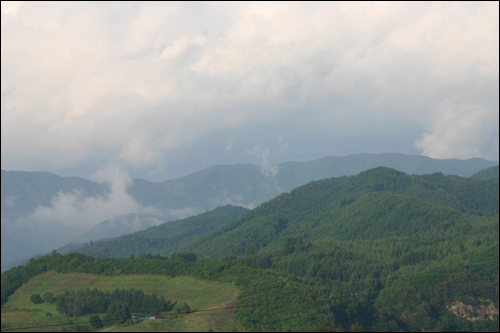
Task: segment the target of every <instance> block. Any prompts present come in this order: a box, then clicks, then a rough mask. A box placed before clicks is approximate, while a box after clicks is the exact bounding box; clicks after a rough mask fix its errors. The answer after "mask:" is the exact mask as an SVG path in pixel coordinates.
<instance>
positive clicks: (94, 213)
mask: <svg viewBox="0 0 500 333" xmlns="http://www.w3.org/2000/svg"><path fill="white" fill-rule="evenodd" d="M92 180H93V181H97V182H101V183H102V182H104V183H106V184H107V186H108V187H109V189H110V192H109V193H108V194H107V195H105V196H95V197H85V196H84V195H83V194H82V191H81V190H76V191H73V192H72V193H63V192H62V191H59V192H58V193H57V195H55V196H54V197H53V198H52V204H51V206H50V207H43V206H39V207H38V208H37V209H36V210H35V212H34V213H32V214H31V216H30V218H29V220H31V219H33V220H35V221H40V222H42V223H51V224H60V225H62V226H68V227H70V226H80V227H93V226H95V225H96V224H98V223H100V222H102V221H105V220H109V219H111V218H113V217H115V216H117V215H123V214H128V213H137V212H140V211H141V209H142V207H141V205H140V204H139V203H137V202H136V201H135V200H134V199H133V198H132V197H131V196H130V195H129V194H128V193H127V187H128V186H129V184H130V183H131V179H130V177H129V176H128V174H127V173H126V172H124V171H123V170H122V169H121V168H120V167H117V166H108V167H105V168H103V169H100V170H98V171H97V172H96V173H94V174H93V175H92Z"/></svg>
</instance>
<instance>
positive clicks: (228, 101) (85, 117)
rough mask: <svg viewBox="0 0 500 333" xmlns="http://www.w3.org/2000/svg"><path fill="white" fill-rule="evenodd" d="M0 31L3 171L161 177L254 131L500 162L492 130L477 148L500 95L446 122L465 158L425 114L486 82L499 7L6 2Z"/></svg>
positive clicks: (494, 60)
mask: <svg viewBox="0 0 500 333" xmlns="http://www.w3.org/2000/svg"><path fill="white" fill-rule="evenodd" d="M2 27H3V28H2V44H1V45H2V50H1V52H2V71H1V73H2V74H1V87H2V88H1V89H2V112H1V117H2V119H1V120H2V131H1V133H2V140H1V142H2V149H1V150H2V168H4V169H30V168H31V169H32V168H34V169H38V170H40V169H50V171H53V170H62V169H65V168H68V167H72V166H76V165H79V164H82V163H85V162H88V161H95V162H92V163H100V164H106V163H109V162H112V163H123V164H125V165H127V166H130V167H133V168H136V169H145V170H151V169H154V170H159V169H160V168H164V167H165V166H166V165H168V164H169V163H171V157H172V156H173V155H174V153H175V152H176V151H180V150H183V151H190V149H191V148H192V147H193V146H194V145H196V144H197V143H199V142H200V141H203V140H210V137H211V136H213V135H216V133H218V132H220V131H222V130H227V131H236V130H238V129H240V128H243V127H245V128H246V129H247V130H248V131H253V132H254V133H255V135H256V136H257V135H260V134H259V129H260V128H261V127H262V124H276V125H275V127H274V128H272V130H276V132H274V133H286V138H287V141H289V142H290V143H291V145H292V146H293V142H295V141H294V138H298V137H299V135H300V137H306V136H308V134H310V136H313V135H314V136H316V137H318V138H320V137H321V134H323V135H325V136H327V135H331V133H334V134H335V135H339V136H343V137H346V136H352V137H356V136H359V135H368V136H370V135H372V138H373V140H371V141H375V140H376V138H377V136H378V135H380V133H400V132H408V131H407V130H406V129H407V128H409V127H411V128H412V129H416V128H420V129H423V128H424V127H427V128H429V130H428V131H427V132H425V133H424V137H423V138H422V139H421V140H420V141H418V142H421V143H416V146H417V147H419V148H420V149H422V151H423V153H424V154H431V155H432V156H439V157H443V156H448V157H450V156H452V157H453V156H454V157H461V156H473V155H474V156H479V157H490V158H495V156H496V158H498V152H496V153H495V152H494V151H493V150H494V149H495V145H494V144H492V143H494V142H497V141H498V134H497V133H498V130H497V128H498V125H497V126H496V127H495V128H493V130H489V132H490V133H492V134H491V137H490V138H488V137H487V136H483V137H482V139H481V140H479V141H476V140H474V138H475V136H476V133H477V131H478V129H477V128H481V127H488V126H491V124H490V121H491V119H492V117H493V118H494V116H492V115H491V113H498V108H497V104H498V102H497V100H498V92H497V93H496V94H494V95H488V96H483V95H481V93H480V92H478V93H477V94H475V95H473V96H471V97H470V99H471V100H470V101H469V102H468V103H467V105H468V106H460V108H459V109H460V110H462V111H459V112H458V114H460V117H461V119H465V118H467V119H469V118H468V116H467V117H465V114H466V113H468V111H467V112H466V111H463V110H465V109H464V108H468V109H469V110H472V109H471V107H472V106H475V107H476V106H477V107H480V108H481V110H482V111H480V112H479V111H474V112H473V113H474V114H475V116H474V117H473V120H470V121H469V122H470V123H471V124H474V126H475V127H474V129H472V128H471V129H468V128H465V127H467V125H466V124H467V122H465V123H464V122H462V121H461V120H459V119H456V120H454V121H455V122H456V123H457V124H456V126H458V127H460V128H461V129H462V131H463V133H465V134H466V135H468V136H469V140H468V142H470V144H469V145H470V147H469V148H467V149H466V150H467V153H465V152H462V151H458V150H457V149H449V148H444V147H442V148H439V149H438V148H430V147H431V146H436V145H438V146H443V144H441V143H440V144H437V143H436V142H437V141H439V140H441V139H442V138H444V137H446V138H449V139H450V140H453V138H454V136H452V135H451V134H443V133H451V132H447V130H445V129H444V127H443V126H444V125H443V121H444V120H443V119H445V118H446V117H444V118H443V117H436V118H433V117H432V114H431V113H432V112H438V113H440V114H441V113H443V112H444V111H435V110H438V109H439V110H441V109H440V108H442V105H443V103H444V101H445V100H448V99H450V98H452V97H453V96H459V95H460V94H462V91H461V90H454V87H455V86H456V84H457V82H468V81H474V80H479V79H481V78H487V79H489V82H498V62H499V61H498V49H499V44H498V40H499V36H498V30H499V24H498V3H497V2H491V3H479V4H477V3H314V4H309V3H286V4H282V3H230V4H221V3H72V2H69V3H37V2H31V3H23V4H22V5H14V4H9V3H6V4H4V3H3V2H2ZM208 31H210V33H208ZM469 106H470V107H469ZM475 107H474V108H475ZM471 112H472V111H471ZM464 117H465V118H464ZM471 117H472V116H471ZM433 120H434V121H435V122H434V123H433V122H432V121H433ZM402 128H404V130H402ZM398 131H399V132H398ZM495 135H496V136H495ZM274 138H276V136H274V137H273V139H272V140H274ZM277 139H278V140H279V139H280V136H278V138H277ZM415 139H417V137H414V138H413V140H415ZM411 141H412V140H409V142H410V146H411ZM271 144H272V143H271V142H260V143H259V145H260V146H262V147H264V146H270V145H271ZM370 144H371V142H370ZM285 145H286V144H285ZM313 146H314V145H313ZM448 146H449V145H448ZM228 147H229V148H228ZM283 147H284V148H283V149H286V147H285V146H283ZM488 147H490V148H488ZM225 148H226V151H227V152H229V151H230V152H231V153H232V154H235V153H236V151H235V149H234V148H233V144H232V143H229V144H227V145H224V146H223V147H221V150H224V149H225ZM410 148H411V149H412V147H409V149H410ZM214 149H215V147H214ZM381 149H382V148H381ZM497 150H498V149H497ZM291 151H292V149H288V155H289V157H290V158H291V159H293V158H294V157H297V156H298V155H297V153H296V151H297V149H293V156H292V153H291ZM329 151H330V150H328V148H325V150H324V151H323V154H327V152H329ZM319 153H320V152H319ZM237 162H238V161H235V163H237ZM211 164H217V161H215V160H214V161H211Z"/></svg>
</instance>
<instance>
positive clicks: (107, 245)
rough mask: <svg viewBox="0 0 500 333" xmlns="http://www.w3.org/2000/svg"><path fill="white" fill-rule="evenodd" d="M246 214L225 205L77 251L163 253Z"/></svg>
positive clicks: (111, 254)
mask: <svg viewBox="0 0 500 333" xmlns="http://www.w3.org/2000/svg"><path fill="white" fill-rule="evenodd" d="M247 212H249V210H248V209H246V208H243V207H234V206H231V205H226V206H224V207H219V208H216V209H214V210H212V211H210V212H206V213H202V214H199V215H196V216H191V217H188V218H186V219H182V220H179V221H173V222H166V223H163V224H160V225H158V226H154V227H151V228H148V229H146V230H143V231H138V232H135V233H133V234H128V235H124V236H121V237H117V238H113V239H109V240H102V241H96V242H93V243H92V245H91V246H89V245H86V246H84V247H82V248H79V249H78V251H79V252H82V253H86V254H91V255H94V256H99V257H129V256H130V255H131V254H133V255H134V256H139V255H141V254H143V253H149V252H151V251H152V250H154V249H167V248H173V247H176V246H180V245H182V244H183V243H185V242H187V241H189V240H192V239H196V238H198V237H199V236H200V235H203V234H206V233H207V232H210V231H212V230H215V229H217V228H219V227H220V226H223V225H225V224H227V223H228V222H230V221H233V220H236V219H237V218H239V217H241V216H243V215H245V214H246V213H247Z"/></svg>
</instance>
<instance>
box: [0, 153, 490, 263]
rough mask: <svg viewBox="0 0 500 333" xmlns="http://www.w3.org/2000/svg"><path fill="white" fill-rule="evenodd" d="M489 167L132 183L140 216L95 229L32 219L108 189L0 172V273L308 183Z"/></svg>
mask: <svg viewBox="0 0 500 333" xmlns="http://www.w3.org/2000/svg"><path fill="white" fill-rule="evenodd" d="M495 165H498V162H492V161H487V160H484V159H479V158H473V159H469V160H457V159H448V160H436V159H432V158H429V157H425V156H408V155H403V154H390V153H386V154H380V155H374V154H360V155H350V156H344V157H325V158H321V159H319V160H315V161H311V162H303V163H299V162H286V163H280V164H275V165H265V166H257V165H223V166H220V165H219V166H213V167H209V168H206V169H203V170H201V171H199V172H195V173H193V174H190V175H188V176H186V177H182V178H177V179H173V180H167V181H164V182H159V183H153V182H149V181H146V180H142V179H133V180H132V182H131V184H129V186H128V188H127V192H126V194H128V196H129V197H130V198H131V199H133V200H134V201H135V202H136V203H137V204H138V205H140V207H141V209H139V210H137V211H134V212H128V213H127V214H119V215H118V216H115V217H113V218H111V219H107V220H106V221H103V222H102V223H100V224H97V225H95V226H92V225H87V224H86V223H85V221H83V222H81V223H79V224H77V225H72V224H67V223H64V221H63V222H61V221H53V223H50V221H49V222H47V221H44V222H43V223H42V222H39V221H38V220H37V215H36V214H34V213H35V211H36V210H37V209H39V208H40V207H41V208H50V207H52V208H53V209H57V208H58V207H53V206H54V199H55V198H56V197H58V196H60V195H63V196H64V195H67V196H71V195H73V197H74V198H76V199H75V200H76V202H80V201H82V200H85V199H86V198H96V200H105V199H106V198H107V197H108V196H110V195H111V193H112V189H111V188H110V187H109V186H108V184H106V183H97V182H93V181H90V180H85V179H82V178H79V177H59V176H57V175H54V174H51V173H47V172H21V171H3V170H2V172H1V183H2V192H1V194H2V195H1V204H2V206H1V207H2V208H1V212H2V214H1V216H2V270H4V269H5V268H7V267H8V266H9V262H12V261H15V260H19V259H22V258H26V257H29V256H32V255H34V254H36V253H42V252H48V251H51V250H52V249H54V248H58V247H60V246H62V245H64V244H66V243H69V242H87V241H90V240H97V239H101V238H107V237H116V236H120V235H123V234H126V233H131V232H134V231H138V230H142V229H145V228H147V227H151V226H153V225H157V224H160V223H161V222H164V221H169V220H178V219H181V218H185V217H188V216H193V215H196V214H200V213H203V212H206V211H209V210H213V209H214V208H216V207H219V206H225V205H227V204H231V205H234V206H243V207H246V208H254V207H257V206H258V205H260V204H262V203H264V202H266V201H269V200H271V199H272V198H274V197H276V196H278V195H279V194H281V193H284V192H290V191H291V190H292V189H294V188H296V187H298V186H301V185H304V184H306V183H309V182H311V181H316V180H320V179H325V178H329V177H339V176H343V175H347V176H351V175H355V174H358V173H360V172H362V171H365V170H368V169H371V168H375V167H379V166H384V167H390V168H394V169H396V170H399V171H403V172H405V173H407V174H414V175H422V174H431V173H435V172H441V173H443V174H444V175H458V176H462V177H470V176H472V175H473V174H475V173H477V172H478V171H480V170H482V169H486V168H489V167H492V166H495ZM497 175H498V166H497ZM78 200H79V201H78ZM81 213H82V214H84V213H85V212H81ZM89 214H90V212H89Z"/></svg>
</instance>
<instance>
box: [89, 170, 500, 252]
mask: <svg viewBox="0 0 500 333" xmlns="http://www.w3.org/2000/svg"><path fill="white" fill-rule="evenodd" d="M498 188H499V187H498V179H491V180H487V181H480V180H477V179H472V178H462V177H457V176H443V175H442V174H433V175H423V176H410V175H407V174H405V173H403V172H399V171H396V170H393V169H388V168H383V167H379V168H375V169H371V170H368V171H365V172H362V173H360V174H359V175H356V176H352V177H345V176H344V177H340V178H330V179H325V180H322V181H316V182H312V183H310V184H307V185H304V186H301V187H299V188H297V189H295V190H293V191H292V192H290V193H289V194H288V193H284V194H281V195H280V196H278V197H276V198H275V199H273V200H271V201H269V202H266V203H264V204H262V205H260V206H259V207H257V208H255V209H254V210H252V211H251V212H249V213H248V214H246V215H245V216H243V217H241V218H239V219H236V220H234V221H231V222H229V223H227V224H225V225H223V226H221V227H219V228H218V229H214V230H213V231H211V232H208V230H207V232H206V233H205V234H203V235H201V236H199V237H197V238H193V239H191V240H188V241H186V242H185V243H183V244H177V245H173V244H171V243H169V244H168V246H164V247H162V245H158V246H144V247H143V248H142V251H143V252H142V253H147V252H150V253H153V254H163V255H166V254H170V253H172V252H175V251H176V252H189V251H194V252H196V253H197V254H198V255H200V256H202V257H208V258H212V259H218V258H221V257H223V256H227V255H229V254H235V255H242V254H243V253H244V251H245V249H246V246H247V245H248V244H249V243H252V244H253V245H254V246H255V247H256V248H257V249H259V250H264V249H266V248H270V249H271V248H275V247H277V246H278V245H279V244H280V243H281V242H282V241H283V239H284V237H286V236H301V237H302V238H303V239H304V240H305V241H317V240H320V239H323V238H328V239H332V240H347V239H364V238H370V237H371V238H373V237H376V238H380V237H387V236H389V234H390V235H393V236H406V235H407V233H425V232H426V231H428V232H431V231H432V232H436V230H437V229H438V228H440V225H442V224H446V223H451V222H450V221H454V222H453V223H454V224H455V223H459V222H460V223H465V224H467V223H472V221H473V220H474V221H475V220H476V219H477V217H474V216H473V215H494V214H498V211H499V207H498V195H499V194H498ZM464 213H465V214H464ZM201 216H202V215H200V217H201ZM349 221H356V223H355V224H354V225H352V226H350V223H351V222H349ZM365 222H369V223H370V224H373V228H375V229H373V230H372V229H371V227H370V226H369V225H364V224H363V223H365ZM352 223H354V222H352ZM154 232H155V229H154V228H152V229H146V230H145V231H142V232H138V233H136V234H135V235H137V236H140V237H144V239H151V238H150V237H151V235H152V234H153V233H154ZM148 235H149V236H148ZM127 239H129V244H133V243H135V242H137V241H138V240H137V239H136V240H133V241H132V238H131V236H130V237H129V238H127ZM141 242H145V240H142V241H141ZM118 243H122V244H127V242H125V238H121V239H120V238H119V239H116V240H106V241H101V242H96V243H94V247H95V248H94V249H90V248H86V249H82V250H81V251H82V252H84V253H87V254H91V255H97V256H113V254H114V255H119V256H128V255H129V254H127V253H124V252H116V250H115V249H117V244H118ZM157 244H160V243H157ZM96 245H97V247H96ZM121 248H126V245H122V246H121ZM118 253H119V254H118Z"/></svg>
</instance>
